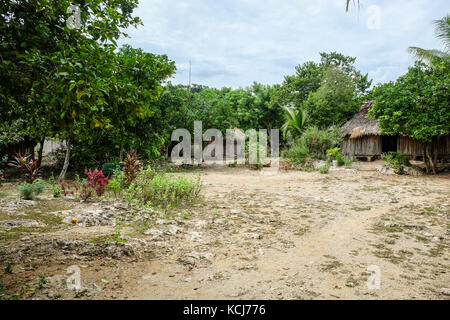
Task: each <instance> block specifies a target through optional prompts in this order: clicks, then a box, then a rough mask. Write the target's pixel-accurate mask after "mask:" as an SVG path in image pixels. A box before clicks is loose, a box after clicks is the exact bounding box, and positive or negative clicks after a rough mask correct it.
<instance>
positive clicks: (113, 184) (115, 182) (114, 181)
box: [106, 175, 123, 198]
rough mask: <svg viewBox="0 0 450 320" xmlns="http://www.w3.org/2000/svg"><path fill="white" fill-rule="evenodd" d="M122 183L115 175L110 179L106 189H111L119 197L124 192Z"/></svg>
mask: <svg viewBox="0 0 450 320" xmlns="http://www.w3.org/2000/svg"><path fill="white" fill-rule="evenodd" d="M122 189H123V187H122V184H121V181H120V180H119V178H117V177H116V175H114V176H113V177H112V178H111V179H110V180H109V183H108V185H107V186H106V191H111V192H113V194H114V197H116V198H118V197H119V196H120V195H121V193H122Z"/></svg>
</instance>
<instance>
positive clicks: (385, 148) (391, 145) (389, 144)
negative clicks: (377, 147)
mask: <svg viewBox="0 0 450 320" xmlns="http://www.w3.org/2000/svg"><path fill="white" fill-rule="evenodd" d="M381 144H382V147H381V151H382V152H383V153H386V152H390V151H397V136H382V137H381Z"/></svg>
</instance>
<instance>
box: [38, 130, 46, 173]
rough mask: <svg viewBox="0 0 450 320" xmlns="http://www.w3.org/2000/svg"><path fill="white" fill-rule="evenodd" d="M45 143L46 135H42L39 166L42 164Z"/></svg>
mask: <svg viewBox="0 0 450 320" xmlns="http://www.w3.org/2000/svg"><path fill="white" fill-rule="evenodd" d="M44 143H45V136H44V137H42V139H41V141H39V146H40V148H39V152H38V161H37V166H38V168H39V167H40V166H41V164H42V153H43V152H44Z"/></svg>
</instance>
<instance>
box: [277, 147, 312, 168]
mask: <svg viewBox="0 0 450 320" xmlns="http://www.w3.org/2000/svg"><path fill="white" fill-rule="evenodd" d="M283 157H285V158H286V159H289V160H290V161H291V162H292V163H295V164H304V163H305V162H306V160H307V158H308V157H309V153H308V148H307V147H306V146H304V145H302V144H295V145H293V146H292V147H290V148H289V149H287V150H285V151H284V153H283Z"/></svg>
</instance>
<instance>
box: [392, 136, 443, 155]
mask: <svg viewBox="0 0 450 320" xmlns="http://www.w3.org/2000/svg"><path fill="white" fill-rule="evenodd" d="M432 148H433V149H434V150H435V148H437V150H438V158H446V157H449V156H450V135H446V136H440V137H434V138H433V141H432ZM398 151H399V152H401V153H404V154H406V155H409V156H414V157H417V156H419V157H421V156H422V155H423V142H422V141H419V140H414V139H410V138H408V137H399V139H398Z"/></svg>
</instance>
